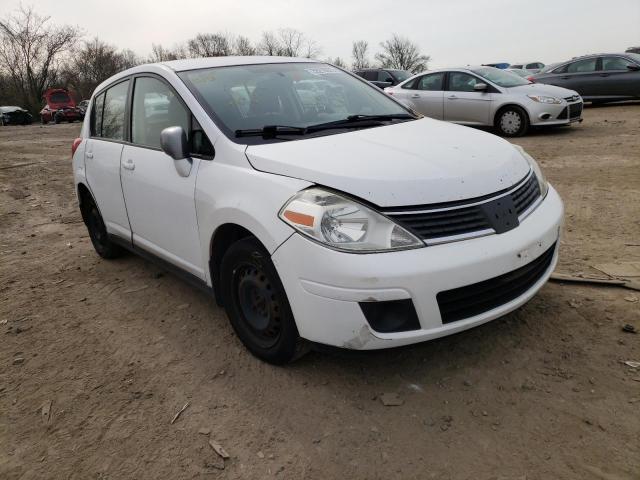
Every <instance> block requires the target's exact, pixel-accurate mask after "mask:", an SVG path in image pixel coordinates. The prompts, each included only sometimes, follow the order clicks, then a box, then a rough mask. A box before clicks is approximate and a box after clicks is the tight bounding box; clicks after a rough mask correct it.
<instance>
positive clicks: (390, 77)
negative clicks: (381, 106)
mask: <svg viewBox="0 0 640 480" xmlns="http://www.w3.org/2000/svg"><path fill="white" fill-rule="evenodd" d="M353 73H355V74H356V75H359V76H361V77H362V78H364V79H365V80H368V81H369V82H371V83H373V84H374V85H375V86H376V87H379V88H386V87H393V86H394V85H398V84H399V83H400V82H404V81H405V80H406V79H407V78H409V77H410V76H411V72H407V71H406V70H394V69H392V68H365V69H362V70H354V72H353Z"/></svg>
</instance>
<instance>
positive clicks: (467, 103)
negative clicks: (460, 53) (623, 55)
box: [384, 67, 583, 137]
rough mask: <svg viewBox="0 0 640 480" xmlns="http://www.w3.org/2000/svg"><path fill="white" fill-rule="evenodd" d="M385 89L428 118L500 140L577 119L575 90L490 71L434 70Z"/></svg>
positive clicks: (578, 107) (579, 103) (579, 109)
mask: <svg viewBox="0 0 640 480" xmlns="http://www.w3.org/2000/svg"><path fill="white" fill-rule="evenodd" d="M384 91H385V92H387V93H388V94H389V95H392V96H393V97H395V98H397V99H398V100H400V101H401V102H402V103H404V104H406V105H407V106H409V107H410V108H412V109H413V110H415V111H416V112H419V113H422V114H423V115H426V116H428V117H431V118H437V119H438V120H446V121H449V122H456V123H460V124H462V125H477V126H493V127H495V128H496V130H497V131H498V132H499V133H500V134H501V135H504V136H505V137H517V136H520V135H524V134H525V133H527V131H528V129H529V126H547V125H549V126H551V125H569V124H571V123H573V122H581V121H582V104H583V102H582V98H580V95H578V93H577V92H575V91H573V90H568V89H566V88H561V87H556V86H554V85H543V84H541V83H532V82H530V81H529V80H527V79H525V78H521V77H519V76H518V75H516V74H514V73H510V72H507V71H505V70H500V69H498V68H493V67H469V68H453V69H445V70H433V71H429V72H424V73H421V74H419V75H416V76H414V77H411V78H410V79H408V80H406V81H404V82H403V83H401V84H399V85H396V86H395V87H388V88H385V89H384Z"/></svg>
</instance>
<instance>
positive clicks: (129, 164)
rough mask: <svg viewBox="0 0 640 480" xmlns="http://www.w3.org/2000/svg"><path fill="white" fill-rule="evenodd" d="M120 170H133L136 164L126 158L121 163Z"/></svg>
mask: <svg viewBox="0 0 640 480" xmlns="http://www.w3.org/2000/svg"><path fill="white" fill-rule="evenodd" d="M122 168H126V169H127V170H135V169H136V164H135V163H133V160H131V159H130V158H128V159H126V160H125V161H124V162H122Z"/></svg>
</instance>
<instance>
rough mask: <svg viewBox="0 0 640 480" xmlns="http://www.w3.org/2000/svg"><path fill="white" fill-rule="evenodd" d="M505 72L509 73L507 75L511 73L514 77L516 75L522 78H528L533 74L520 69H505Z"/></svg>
mask: <svg viewBox="0 0 640 480" xmlns="http://www.w3.org/2000/svg"><path fill="white" fill-rule="evenodd" d="M505 72H509V73H513V74H514V75H517V76H519V77H522V78H529V77H530V76H531V75H533V74H534V72H531V71H529V70H522V69H517V68H516V69H513V68H507V69H506V70H505Z"/></svg>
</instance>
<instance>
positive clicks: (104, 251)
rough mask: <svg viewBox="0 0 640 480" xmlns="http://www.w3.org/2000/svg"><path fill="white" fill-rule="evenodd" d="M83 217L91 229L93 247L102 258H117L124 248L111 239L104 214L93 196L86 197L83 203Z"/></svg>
mask: <svg viewBox="0 0 640 480" xmlns="http://www.w3.org/2000/svg"><path fill="white" fill-rule="evenodd" d="M82 218H83V219H84V223H85V225H86V226H87V230H88V231H89V238H91V243H92V244H93V248H94V249H95V250H96V252H97V253H98V255H100V256H101V257H102V258H106V259H111V258H117V257H119V256H121V255H122V254H123V253H124V250H123V249H122V248H121V247H120V246H118V245H116V244H115V243H113V242H112V241H111V240H110V239H109V235H108V234H107V229H106V227H105V226H104V222H103V221H102V215H100V211H99V210H98V207H97V206H96V204H95V202H94V201H93V199H92V198H88V199H85V201H84V202H83V205H82Z"/></svg>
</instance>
